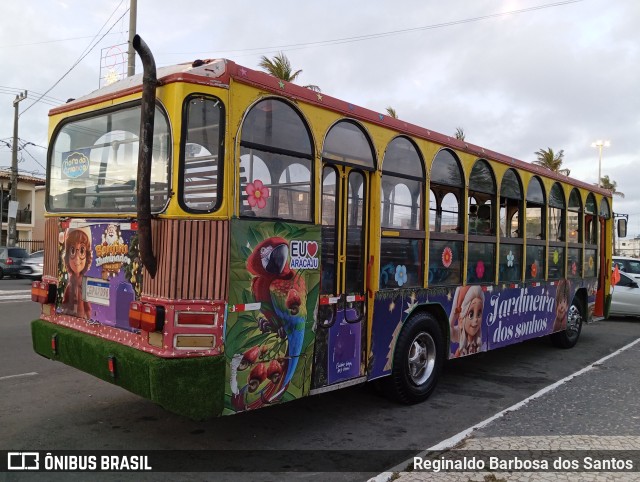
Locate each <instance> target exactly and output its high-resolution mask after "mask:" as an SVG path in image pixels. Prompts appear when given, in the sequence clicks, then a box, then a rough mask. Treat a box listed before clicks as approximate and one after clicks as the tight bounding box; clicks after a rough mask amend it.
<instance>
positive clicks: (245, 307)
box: [229, 303, 262, 313]
mask: <svg viewBox="0 0 640 482" xmlns="http://www.w3.org/2000/svg"><path fill="white" fill-rule="evenodd" d="M261 306H262V303H245V304H240V305H229V311H231V312H233V313H242V312H243V311H257V310H259V309H260V307H261Z"/></svg>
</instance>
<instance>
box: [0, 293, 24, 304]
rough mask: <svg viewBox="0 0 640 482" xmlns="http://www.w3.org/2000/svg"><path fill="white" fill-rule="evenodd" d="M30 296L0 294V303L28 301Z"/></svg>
mask: <svg viewBox="0 0 640 482" xmlns="http://www.w3.org/2000/svg"><path fill="white" fill-rule="evenodd" d="M30 299H31V295H30V294H29V295H6V296H5V295H3V294H2V293H0V302H2V301H4V302H7V301H17V300H30Z"/></svg>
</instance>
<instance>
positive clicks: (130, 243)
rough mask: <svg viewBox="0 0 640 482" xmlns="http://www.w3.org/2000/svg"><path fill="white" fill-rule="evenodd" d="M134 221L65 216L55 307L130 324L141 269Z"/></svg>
mask: <svg viewBox="0 0 640 482" xmlns="http://www.w3.org/2000/svg"><path fill="white" fill-rule="evenodd" d="M137 238H138V237H137V229H136V225H135V223H130V222H127V223H121V222H117V221H112V222H105V221H103V220H95V221H92V220H86V221H85V220H74V221H73V222H70V221H61V222H60V225H59V235H58V252H59V257H58V296H57V312H58V313H60V314H65V315H72V316H76V317H79V318H84V319H86V320H88V321H90V322H97V323H100V324H103V325H108V326H114V327H118V328H122V329H125V330H131V328H130V327H129V303H130V302H131V301H134V300H135V299H137V298H139V296H140V291H141V288H142V287H141V283H142V269H141V266H140V263H139V261H140V260H139V257H138V239H137Z"/></svg>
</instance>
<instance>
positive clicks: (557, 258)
mask: <svg viewBox="0 0 640 482" xmlns="http://www.w3.org/2000/svg"><path fill="white" fill-rule="evenodd" d="M559 260H560V254H559V253H558V250H557V249H556V250H554V252H553V264H558V261H559Z"/></svg>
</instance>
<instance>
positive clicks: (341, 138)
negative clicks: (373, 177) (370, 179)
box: [322, 120, 376, 171]
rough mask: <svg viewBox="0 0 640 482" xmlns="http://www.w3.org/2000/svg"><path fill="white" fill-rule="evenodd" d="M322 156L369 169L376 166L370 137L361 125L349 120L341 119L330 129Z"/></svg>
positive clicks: (340, 162)
mask: <svg viewBox="0 0 640 482" xmlns="http://www.w3.org/2000/svg"><path fill="white" fill-rule="evenodd" d="M322 158H323V159H327V160H330V161H333V162H337V163H339V164H349V165H352V166H358V167H360V168H362V169H365V170H367V171H372V170H374V169H375V167H376V165H375V158H374V156H373V146H372V145H371V142H370V141H369V137H368V136H367V135H366V134H365V133H364V131H363V130H362V128H361V127H360V126H359V125H357V124H356V123H355V122H352V121H349V120H343V121H340V122H338V123H336V124H335V125H334V126H333V127H331V129H329V132H328V133H327V137H326V138H325V141H324V146H323V148H322Z"/></svg>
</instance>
